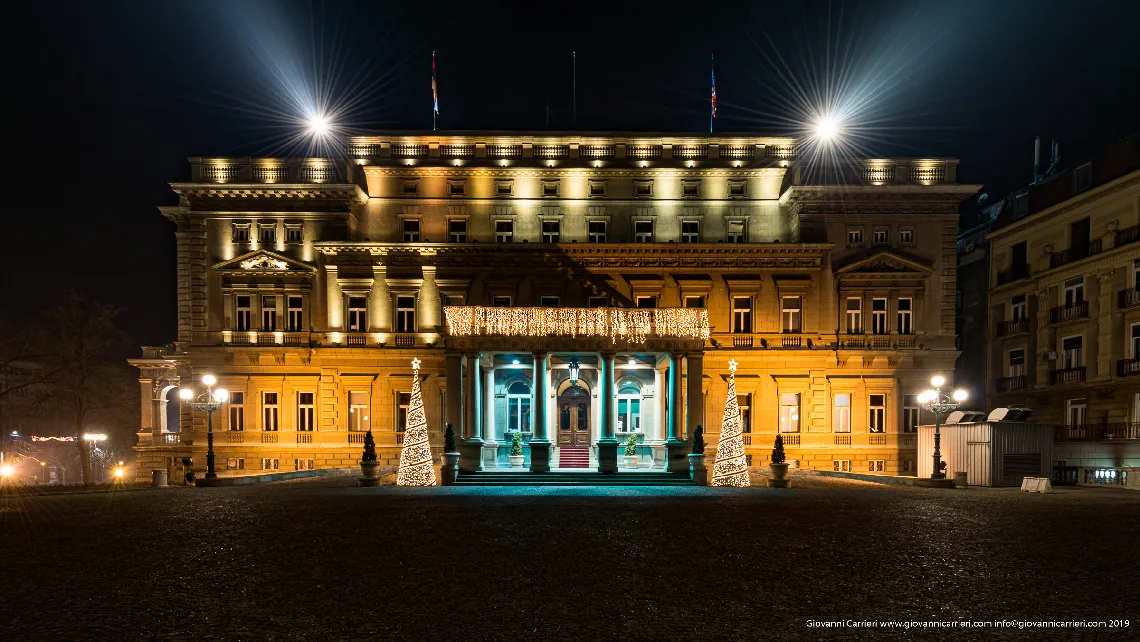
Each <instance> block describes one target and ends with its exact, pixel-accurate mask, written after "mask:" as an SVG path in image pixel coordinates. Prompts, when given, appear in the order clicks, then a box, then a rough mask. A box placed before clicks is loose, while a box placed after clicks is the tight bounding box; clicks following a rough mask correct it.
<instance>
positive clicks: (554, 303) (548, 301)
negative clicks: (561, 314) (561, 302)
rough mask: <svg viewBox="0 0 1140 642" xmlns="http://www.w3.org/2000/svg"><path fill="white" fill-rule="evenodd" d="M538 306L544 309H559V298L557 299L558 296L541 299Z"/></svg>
mask: <svg viewBox="0 0 1140 642" xmlns="http://www.w3.org/2000/svg"><path fill="white" fill-rule="evenodd" d="M538 305H539V306H540V307H543V308H557V307H558V297H556V296H544V297H539V299H538Z"/></svg>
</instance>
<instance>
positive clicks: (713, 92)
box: [709, 54, 716, 134]
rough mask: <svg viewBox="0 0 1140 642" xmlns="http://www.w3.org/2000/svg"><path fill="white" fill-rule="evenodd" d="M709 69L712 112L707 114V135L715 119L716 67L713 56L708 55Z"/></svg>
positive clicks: (710, 131)
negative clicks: (710, 74)
mask: <svg viewBox="0 0 1140 642" xmlns="http://www.w3.org/2000/svg"><path fill="white" fill-rule="evenodd" d="M709 69H710V70H711V71H712V111H711V112H709V133H710V134H711V133H712V123H713V121H712V119H714V118H716V65H715V64H714V63H713V56H712V55H711V54H710V55H709Z"/></svg>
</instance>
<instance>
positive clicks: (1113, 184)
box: [986, 170, 1140, 240]
mask: <svg viewBox="0 0 1140 642" xmlns="http://www.w3.org/2000/svg"><path fill="white" fill-rule="evenodd" d="M1137 185H1140V170H1137V171H1134V172H1129V173H1127V174H1125V175H1124V176H1121V177H1119V178H1117V179H1116V180H1113V181H1109V182H1107V183H1105V184H1103V185H1100V186H1098V187H1095V188H1093V189H1091V190H1089V191H1087V192H1081V193H1080V194H1077V195H1076V196H1073V197H1072V198H1068V199H1066V200H1064V201H1061V202H1060V203H1057V204H1056V205H1053V206H1051V207H1048V208H1046V209H1043V210H1041V211H1040V212H1034V213H1033V214H1031V215H1029V216H1026V217H1025V218H1022V219H1018V220H1017V221H1014V222H1013V223H1010V224H1009V225H1006V226H1004V227H999V228H997V229H993V230H990V231H989V232H987V233H986V238H988V239H991V240H992V239H999V238H1002V237H1005V236H1009V235H1011V234H1017V233H1019V232H1023V231H1025V230H1026V229H1028V228H1031V227H1034V226H1036V225H1039V224H1042V223H1045V222H1047V221H1048V220H1049V219H1051V218H1055V217H1058V216H1064V215H1065V214H1068V213H1069V212H1071V211H1073V210H1076V209H1080V208H1082V207H1086V206H1089V205H1092V204H1093V203H1095V202H1096V201H1098V200H1100V199H1102V198H1105V197H1106V196H1111V195H1113V194H1116V193H1117V192H1121V191H1124V190H1126V189H1129V188H1132V187H1136V186H1137Z"/></svg>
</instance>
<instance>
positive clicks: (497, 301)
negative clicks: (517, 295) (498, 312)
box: [491, 296, 511, 308]
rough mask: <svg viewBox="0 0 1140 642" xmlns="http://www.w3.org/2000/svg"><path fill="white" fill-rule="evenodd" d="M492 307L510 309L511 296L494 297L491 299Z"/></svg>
mask: <svg viewBox="0 0 1140 642" xmlns="http://www.w3.org/2000/svg"><path fill="white" fill-rule="evenodd" d="M491 307H495V308H509V307H511V297H509V296H493V297H491Z"/></svg>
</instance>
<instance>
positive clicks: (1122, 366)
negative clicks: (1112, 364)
mask: <svg viewBox="0 0 1140 642" xmlns="http://www.w3.org/2000/svg"><path fill="white" fill-rule="evenodd" d="M1136 375H1140V359H1121V360H1119V361H1117V362H1116V376H1118V377H1135V376H1136Z"/></svg>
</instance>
